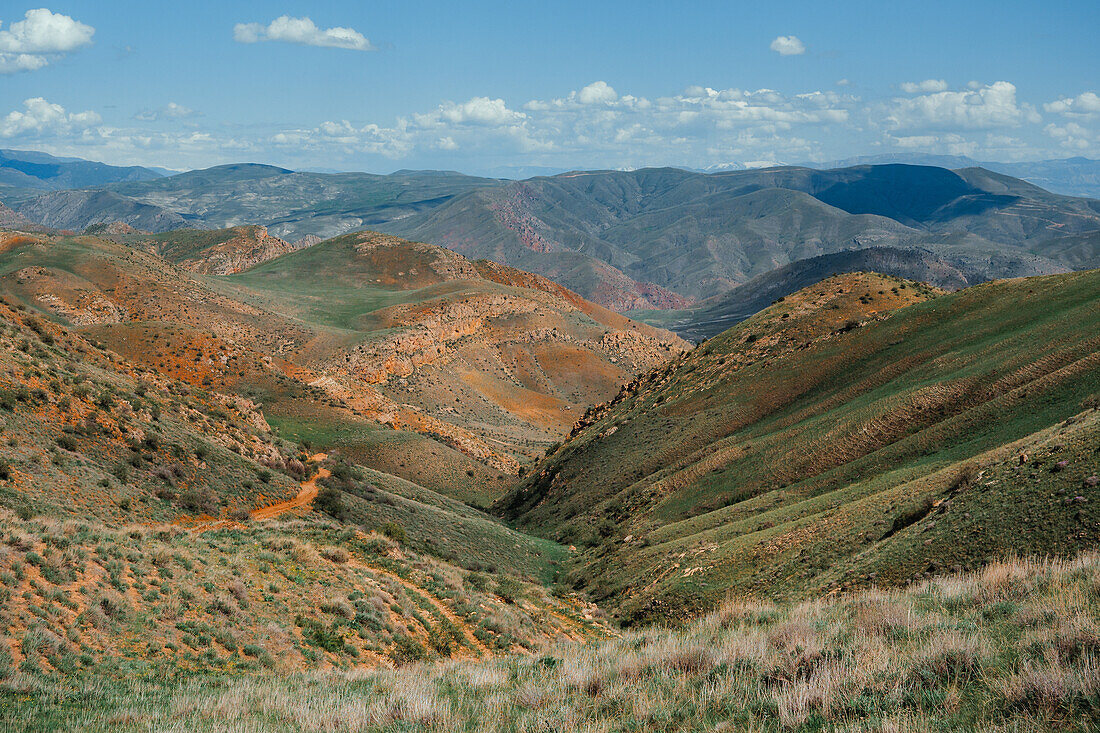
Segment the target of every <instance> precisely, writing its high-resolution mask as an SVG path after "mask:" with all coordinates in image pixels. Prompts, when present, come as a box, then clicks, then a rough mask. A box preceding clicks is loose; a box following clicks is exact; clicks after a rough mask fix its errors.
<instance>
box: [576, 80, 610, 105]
mask: <svg viewBox="0 0 1100 733" xmlns="http://www.w3.org/2000/svg"><path fill="white" fill-rule="evenodd" d="M618 98H619V95H618V94H616V93H615V90H614V89H612V88H611V87H610V86H609V85H608V83H607V82H605V81H594V82H592V83H591V84H589V85H588V86H586V87H585V88H584V89H581V90H580V91H579V92H577V101H579V102H580V103H581V104H611V103H612V102H614V101H616V100H618Z"/></svg>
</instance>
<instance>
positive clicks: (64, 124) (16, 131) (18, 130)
mask: <svg viewBox="0 0 1100 733" xmlns="http://www.w3.org/2000/svg"><path fill="white" fill-rule="evenodd" d="M100 122H101V120H100V117H99V115H97V114H96V113H95V112H78V113H75V114H70V113H69V112H66V111H65V108H64V107H62V106H61V105H60V104H53V103H51V102H47V101H46V100H45V99H43V98H42V97H32V98H31V99H27V100H25V101H24V102H23V110H22V111H20V110H12V111H11V112H9V113H8V115H7V116H6V117H4V118H3V119H2V120H0V137H3V138H10V137H16V136H35V135H41V134H43V133H69V132H72V131H74V130H83V129H87V128H89V127H92V126H94V125H98V124H99V123H100Z"/></svg>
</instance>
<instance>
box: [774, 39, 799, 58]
mask: <svg viewBox="0 0 1100 733" xmlns="http://www.w3.org/2000/svg"><path fill="white" fill-rule="evenodd" d="M769 48H771V50H773V51H775V52H776V53H777V54H779V55H780V56H800V55H802V54H804V53H806V46H805V44H803V43H802V41H800V40H798V36H778V37H777V38H776V39H775V40H774V41H772V43H771V46H769Z"/></svg>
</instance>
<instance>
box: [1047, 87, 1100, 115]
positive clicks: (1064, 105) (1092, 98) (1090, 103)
mask: <svg viewBox="0 0 1100 733" xmlns="http://www.w3.org/2000/svg"><path fill="white" fill-rule="evenodd" d="M1043 109H1045V110H1046V111H1047V112H1052V113H1054V114H1060V115H1091V114H1096V113H1097V112H1100V95H1097V94H1096V92H1082V93H1081V94H1078V95H1077V96H1076V97H1062V98H1061V99H1059V100H1057V101H1054V102H1047V103H1046V104H1044V105H1043Z"/></svg>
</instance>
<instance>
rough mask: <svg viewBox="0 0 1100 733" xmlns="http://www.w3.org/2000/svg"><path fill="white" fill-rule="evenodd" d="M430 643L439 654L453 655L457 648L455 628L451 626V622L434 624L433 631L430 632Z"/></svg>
mask: <svg viewBox="0 0 1100 733" xmlns="http://www.w3.org/2000/svg"><path fill="white" fill-rule="evenodd" d="M428 643H429V644H430V645H431V647H432V649H434V650H435V652H436V653H437V654H438V655H439V656H441V657H449V656H451V654H453V653H454V649H455V632H454V629H453V628H451V627H450V624H447V625H446V626H444V625H443V624H439V625H437V626H433V627H432V629H431V631H429V632H428Z"/></svg>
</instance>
